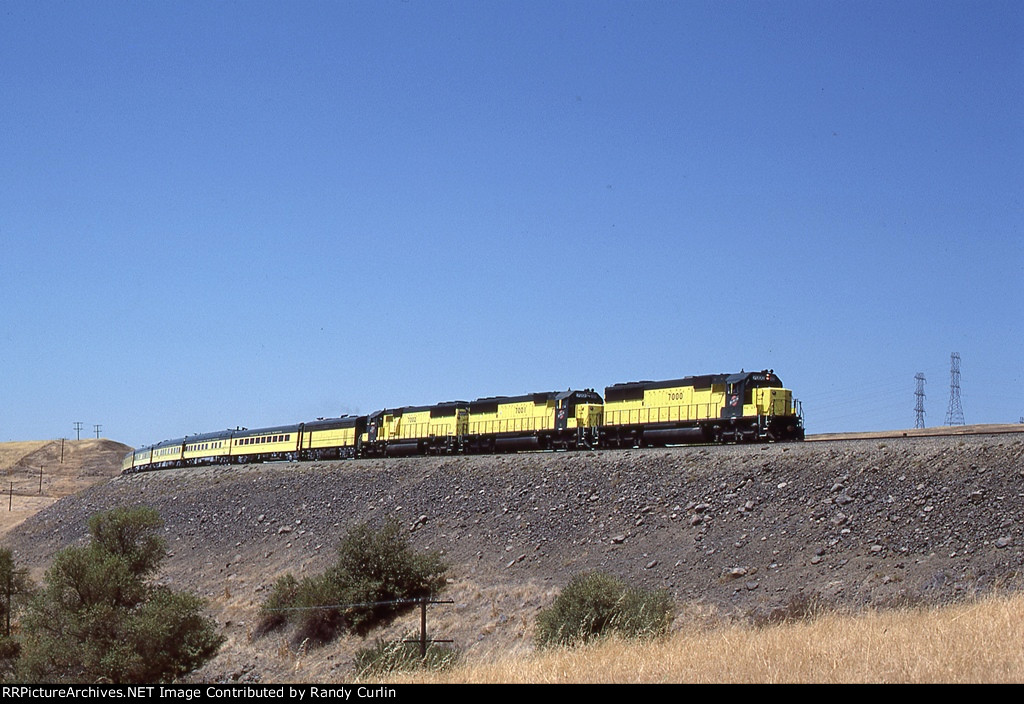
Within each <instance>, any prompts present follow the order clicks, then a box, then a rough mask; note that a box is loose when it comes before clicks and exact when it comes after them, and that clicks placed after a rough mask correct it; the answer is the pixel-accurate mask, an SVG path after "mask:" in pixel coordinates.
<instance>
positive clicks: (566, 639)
mask: <svg viewBox="0 0 1024 704" xmlns="http://www.w3.org/2000/svg"><path fill="white" fill-rule="evenodd" d="M671 623H672V599H671V597H670V596H669V594H668V592H667V591H665V590H658V591H648V590H644V589H632V588H628V587H626V585H625V584H624V583H623V582H622V581H621V580H619V579H617V578H615V577H613V576H611V575H608V574H604V573H602V572H586V573H583V574H579V575H576V576H575V577H573V578H572V579H571V580H570V581H569V583H568V584H567V585H566V586H565V589H563V590H562V592H561V593H560V594H559V595H558V597H557V598H556V599H555V602H554V603H553V604H552V605H551V606H550V607H548V608H546V609H544V610H543V611H541V612H540V613H539V614H538V615H537V631H536V641H537V644H538V645H539V646H541V647H546V646H553V645H576V644H579V643H586V642H587V641H589V640H591V639H593V638H597V637H600V636H602V635H606V634H609V633H613V632H614V633H617V634H618V635H621V636H625V637H628V638H649V637H654V636H659V635H663V634H665V633H667V632H668V628H669V626H670V625H671Z"/></svg>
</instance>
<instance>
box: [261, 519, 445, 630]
mask: <svg viewBox="0 0 1024 704" xmlns="http://www.w3.org/2000/svg"><path fill="white" fill-rule="evenodd" d="M445 570H446V567H445V565H444V563H443V561H442V560H441V557H440V555H439V554H438V553H436V552H432V553H418V552H416V551H414V550H413V549H412V547H411V546H410V545H409V543H408V541H407V540H406V538H405V537H404V536H403V535H402V534H401V527H400V525H399V524H398V522H397V521H390V522H388V523H387V524H385V525H384V527H382V528H380V529H374V528H371V527H370V526H369V525H368V524H365V523H364V524H360V525H356V526H354V527H352V528H350V529H349V530H348V532H347V533H346V535H345V537H344V538H343V539H342V541H341V543H340V545H339V546H338V559H337V561H336V562H335V563H334V564H333V565H332V566H331V567H329V568H328V569H327V570H326V571H325V572H324V573H323V574H319V575H315V576H312V577H305V578H303V579H301V580H299V579H296V578H295V577H294V576H292V575H291V574H287V575H285V576H283V577H280V578H279V579H278V580H277V582H276V583H275V584H274V589H273V590H272V591H271V593H270V596H269V597H268V598H267V600H266V601H265V602H264V604H263V606H262V608H261V615H262V620H261V623H260V625H259V628H258V630H259V632H262V633H266V632H268V631H270V630H273V629H274V628H278V627H280V626H283V625H285V624H294V625H296V626H297V632H296V634H295V640H296V641H297V642H301V641H304V640H309V641H310V642H312V643H316V644H322V643H326V642H328V641H330V640H331V639H333V638H334V637H335V636H336V635H337V634H338V633H339V632H347V633H357V634H360V635H365V634H366V633H367V632H369V631H370V629H372V628H374V627H375V626H377V625H380V624H383V623H387V622H389V621H390V620H391V619H393V618H394V617H395V615H397V614H398V613H400V612H402V611H405V610H407V609H409V608H410V605H409V604H401V603H394V602H396V601H402V600H409V599H417V598H421V597H429V596H431V595H432V594H435V593H437V592H438V591H440V590H441V588H442V587H443V586H444V572H445Z"/></svg>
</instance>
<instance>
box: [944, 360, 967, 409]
mask: <svg viewBox="0 0 1024 704" xmlns="http://www.w3.org/2000/svg"><path fill="white" fill-rule="evenodd" d="M963 424H964V409H963V407H962V406H961V405H960V354H959V353H958V352H954V353H953V354H951V355H950V356H949V409H948V410H947V411H946V425H963Z"/></svg>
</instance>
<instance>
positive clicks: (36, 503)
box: [0, 438, 132, 535]
mask: <svg viewBox="0 0 1024 704" xmlns="http://www.w3.org/2000/svg"><path fill="white" fill-rule="evenodd" d="M131 449H132V448H130V447H128V446H127V445H123V444H121V443H119V442H114V441H113V440H106V439H102V438H101V439H98V440H96V439H92V440H37V441H29V442H4V443H0V482H2V484H0V490H2V491H3V493H4V494H6V495H7V496H6V497H5V498H6V499H7V501H4V502H3V503H6V504H7V506H4V507H3V508H2V510H0V535H3V534H5V533H7V531H9V530H10V529H11V528H13V527H14V526H17V525H18V524H20V523H21V522H22V521H24V520H25V519H26V518H28V517H29V516H32V515H33V514H35V513H37V512H38V511H40V510H42V509H44V508H46V507H47V506H50V505H51V504H53V503H54V502H55V501H57V500H58V499H62V498H64V497H65V496H70V495H71V494H75V493H77V492H79V491H81V490H82V489H85V488H87V487H90V486H92V485H93V484H96V483H99V482H105V481H107V480H108V479H110V478H111V477H114V476H117V475H118V474H120V473H121V458H122V457H124V455H125V453H127V452H128V451H129V450H131Z"/></svg>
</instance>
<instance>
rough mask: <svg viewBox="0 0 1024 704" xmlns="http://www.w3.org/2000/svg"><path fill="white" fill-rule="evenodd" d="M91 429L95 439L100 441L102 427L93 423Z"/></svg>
mask: <svg viewBox="0 0 1024 704" xmlns="http://www.w3.org/2000/svg"><path fill="white" fill-rule="evenodd" d="M92 429H93V430H94V431H95V432H96V439H97V440H99V439H100V431H101V430H102V429H103V426H102V425H99V424H97V423H93V424H92Z"/></svg>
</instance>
